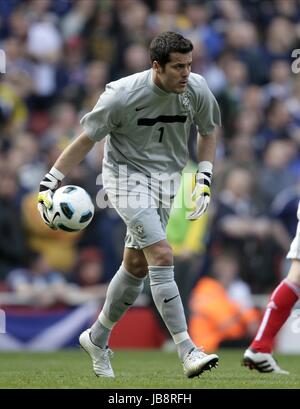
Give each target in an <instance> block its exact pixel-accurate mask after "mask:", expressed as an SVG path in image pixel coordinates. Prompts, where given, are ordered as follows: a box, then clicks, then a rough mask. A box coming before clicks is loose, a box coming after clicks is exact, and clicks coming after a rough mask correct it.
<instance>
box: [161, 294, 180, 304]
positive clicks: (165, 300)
mask: <svg viewBox="0 0 300 409" xmlns="http://www.w3.org/2000/svg"><path fill="white" fill-rule="evenodd" d="M176 297H179V294H177V295H174V297H172V298H169V299H168V300H167V299H166V298H165V299H164V302H165V303H167V302H169V301H172V300H174V298H176Z"/></svg>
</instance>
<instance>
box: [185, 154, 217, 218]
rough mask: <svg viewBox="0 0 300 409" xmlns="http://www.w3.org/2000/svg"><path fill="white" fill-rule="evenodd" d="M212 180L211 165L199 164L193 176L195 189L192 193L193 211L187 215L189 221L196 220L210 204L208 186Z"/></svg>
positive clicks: (208, 163)
mask: <svg viewBox="0 0 300 409" xmlns="http://www.w3.org/2000/svg"><path fill="white" fill-rule="evenodd" d="M211 178H212V164H211V163H210V162H206V161H205V162H200V163H199V169H198V171H197V172H196V174H195V187H194V190H193V192H192V201H193V204H194V210H192V212H191V213H189V214H188V216H187V218H188V219H189V220H196V219H199V217H200V216H201V215H202V214H203V213H204V212H205V211H206V210H207V208H208V205H209V202H210V185H211Z"/></svg>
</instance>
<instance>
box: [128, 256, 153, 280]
mask: <svg viewBox="0 0 300 409" xmlns="http://www.w3.org/2000/svg"><path fill="white" fill-rule="evenodd" d="M125 268H126V270H127V271H129V272H130V273H131V274H133V275H134V276H136V277H139V278H143V277H146V275H147V274H148V264H147V262H146V260H145V257H144V256H138V255H131V256H130V257H128V258H127V259H126V261H125Z"/></svg>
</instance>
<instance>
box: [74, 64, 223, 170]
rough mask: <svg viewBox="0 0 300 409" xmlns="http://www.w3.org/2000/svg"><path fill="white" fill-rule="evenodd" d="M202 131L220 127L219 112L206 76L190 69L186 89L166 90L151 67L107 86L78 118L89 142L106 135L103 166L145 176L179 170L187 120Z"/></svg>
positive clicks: (185, 154)
mask: <svg viewBox="0 0 300 409" xmlns="http://www.w3.org/2000/svg"><path fill="white" fill-rule="evenodd" d="M193 122H194V123H195V124H196V125H197V127H198V131H199V132H200V134H201V135H207V134H210V133H211V132H212V131H213V129H214V128H215V127H216V126H217V125H220V111H219V107H218V104H217V102H216V99H215V97H214V96H213V94H212V93H211V91H210V90H209V88H208V86H207V83H206V81H205V79H204V78H203V77H202V76H201V75H198V74H194V73H191V74H190V76H189V80H188V85H187V90H186V91H185V92H184V93H182V94H175V93H168V92H165V91H163V90H162V89H161V88H159V87H158V86H156V85H155V84H154V82H153V80H152V69H150V70H147V71H143V72H140V73H137V74H134V75H130V76H128V77H124V78H121V79H119V80H118V81H113V82H111V83H109V84H107V86H106V89H105V92H104V93H103V94H102V95H101V96H100V98H99V100H98V102H97V104H96V105H95V107H94V109H93V110H92V111H91V112H89V113H87V114H86V115H85V116H84V117H83V118H82V120H81V124H82V126H83V129H84V131H85V132H86V134H87V135H88V136H89V137H90V138H91V139H92V140H94V141H99V140H101V139H103V138H104V137H105V136H107V140H106V143H105V156H104V163H103V166H106V167H109V168H111V170H114V169H115V170H116V166H118V165H124V164H126V165H127V167H128V170H129V171H130V170H131V171H133V172H142V173H143V174H145V175H151V174H153V173H154V174H155V173H167V174H172V173H173V172H178V171H181V170H182V169H183V168H184V166H185V164H186V162H187V160H188V137H189V133H190V127H191V124H192V123H193Z"/></svg>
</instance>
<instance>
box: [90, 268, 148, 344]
mask: <svg viewBox="0 0 300 409" xmlns="http://www.w3.org/2000/svg"><path fill="white" fill-rule="evenodd" d="M143 286H144V278H138V277H135V276H134V275H133V274H131V273H129V272H128V271H127V270H126V269H125V267H124V266H123V264H122V265H121V267H120V268H119V270H118V271H117V273H116V274H115V275H114V277H113V279H112V280H111V282H110V284H109V286H108V289H107V294H106V300H105V303H104V306H103V308H102V311H101V313H100V315H99V317H98V319H97V321H96V322H95V323H94V324H93V326H92V327H91V341H92V342H93V343H94V344H95V345H97V346H100V347H101V348H105V347H106V345H107V344H108V338H109V335H110V332H111V329H112V327H113V326H114V324H115V323H116V322H117V321H118V320H119V319H120V318H121V316H122V315H123V314H124V313H125V311H127V309H128V308H129V307H130V306H131V305H132V304H133V303H134V301H135V300H136V298H137V296H138V295H139V294H140V293H141V291H142V289H143Z"/></svg>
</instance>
